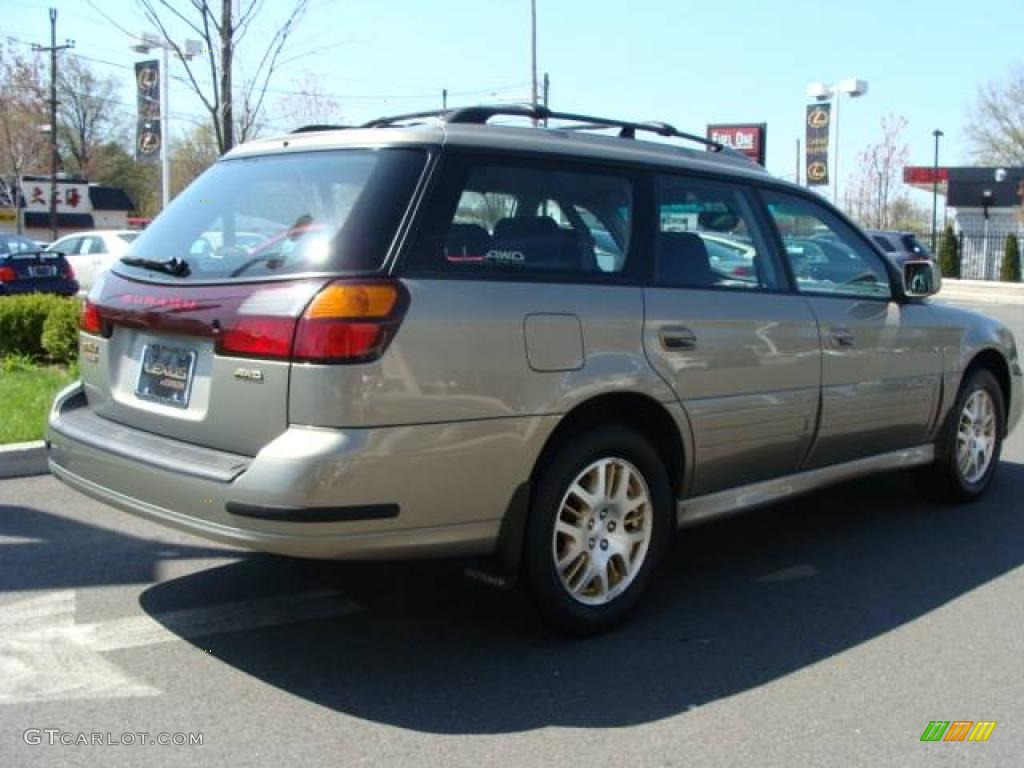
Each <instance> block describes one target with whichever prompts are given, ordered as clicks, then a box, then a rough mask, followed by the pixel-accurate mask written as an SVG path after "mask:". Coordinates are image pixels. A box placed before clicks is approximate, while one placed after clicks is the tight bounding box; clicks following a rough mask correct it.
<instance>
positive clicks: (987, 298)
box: [935, 278, 1024, 304]
mask: <svg viewBox="0 0 1024 768" xmlns="http://www.w3.org/2000/svg"><path fill="white" fill-rule="evenodd" d="M935 298H938V299H946V300H949V301H978V302H983V303H986V304H1024V283H1003V282H999V281H998V280H955V279H952V278H943V280H942V290H940V291H939V293H938V294H937V295H936V296H935Z"/></svg>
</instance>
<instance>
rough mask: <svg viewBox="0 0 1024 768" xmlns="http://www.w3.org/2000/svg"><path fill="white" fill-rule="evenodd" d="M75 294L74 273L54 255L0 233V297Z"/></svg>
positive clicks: (30, 242) (61, 257) (17, 238)
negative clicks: (20, 294) (25, 294)
mask: <svg viewBox="0 0 1024 768" xmlns="http://www.w3.org/2000/svg"><path fill="white" fill-rule="evenodd" d="M16 293H58V294H60V295H62V296H74V295H75V294H76V293H78V282H77V281H76V280H75V272H74V270H73V269H72V268H71V265H69V264H68V262H67V260H66V259H65V258H64V257H63V256H61V255H60V254H58V253H47V252H46V251H44V250H42V249H40V248H39V247H38V246H37V245H36V244H35V243H34V242H33V241H32V240H30V239H28V238H27V237H22V236H21V235H14V234H8V233H6V232H0V296H10V295H12V294H16Z"/></svg>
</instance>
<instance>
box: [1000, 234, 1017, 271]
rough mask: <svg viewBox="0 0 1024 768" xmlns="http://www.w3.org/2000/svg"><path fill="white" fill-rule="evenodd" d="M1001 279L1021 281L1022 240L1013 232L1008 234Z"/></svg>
mask: <svg viewBox="0 0 1024 768" xmlns="http://www.w3.org/2000/svg"><path fill="white" fill-rule="evenodd" d="M999 279H1000V280H1005V281H1006V282H1008V283H1019V282H1020V242H1019V241H1018V239H1017V236H1016V235H1015V234H1013V233H1012V232H1011V233H1010V234H1008V235H1007V236H1006V247H1005V248H1004V249H1003V266H1002V268H1001V269H1000V270H999Z"/></svg>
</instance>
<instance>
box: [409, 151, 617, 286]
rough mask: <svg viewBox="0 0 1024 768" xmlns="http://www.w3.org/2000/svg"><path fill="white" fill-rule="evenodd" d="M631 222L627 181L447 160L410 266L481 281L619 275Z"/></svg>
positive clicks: (580, 171)
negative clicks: (475, 277)
mask: <svg viewBox="0 0 1024 768" xmlns="http://www.w3.org/2000/svg"><path fill="white" fill-rule="evenodd" d="M632 219H633V183H632V181H631V180H630V179H629V178H628V177H626V176H620V175H618V174H615V173H607V172H604V171H600V170H593V171H592V170H590V169H587V168H577V167H575V166H573V167H571V168H568V167H567V168H563V167H554V166H552V165H550V164H547V163H538V164H536V165H533V164H532V163H531V162H529V161H525V160H524V161H522V162H514V163H512V162H507V161H489V160H486V159H483V158H479V159H478V158H466V157H463V158H451V159H450V160H449V161H448V162H447V163H446V166H445V168H444V170H443V177H442V181H441V183H440V185H439V189H438V192H437V194H436V195H435V197H434V200H433V202H432V203H431V205H430V207H429V209H428V211H427V216H426V221H425V224H424V230H423V231H422V232H421V233H420V238H419V241H418V242H417V245H416V247H415V249H414V251H413V253H412V256H411V264H410V266H411V267H412V268H414V269H418V270H420V271H427V272H445V273H449V274H453V273H462V274H466V275H469V276H479V277H482V278H485V277H487V276H489V275H506V276H509V277H516V276H523V277H537V276H541V277H542V276H545V275H551V276H558V275H584V274H589V275H593V276H601V275H606V276H613V275H617V274H623V273H625V272H626V271H627V267H628V266H629V264H628V254H629V238H630V230H631V227H632Z"/></svg>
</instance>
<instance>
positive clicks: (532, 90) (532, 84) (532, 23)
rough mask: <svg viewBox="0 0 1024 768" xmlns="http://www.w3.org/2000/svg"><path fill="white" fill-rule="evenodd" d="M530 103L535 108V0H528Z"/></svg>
mask: <svg viewBox="0 0 1024 768" xmlns="http://www.w3.org/2000/svg"><path fill="white" fill-rule="evenodd" d="M530 104H532V105H533V108H534V109H537V0H530ZM533 124H534V125H536V124H537V119H536V118H534V119H533Z"/></svg>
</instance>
